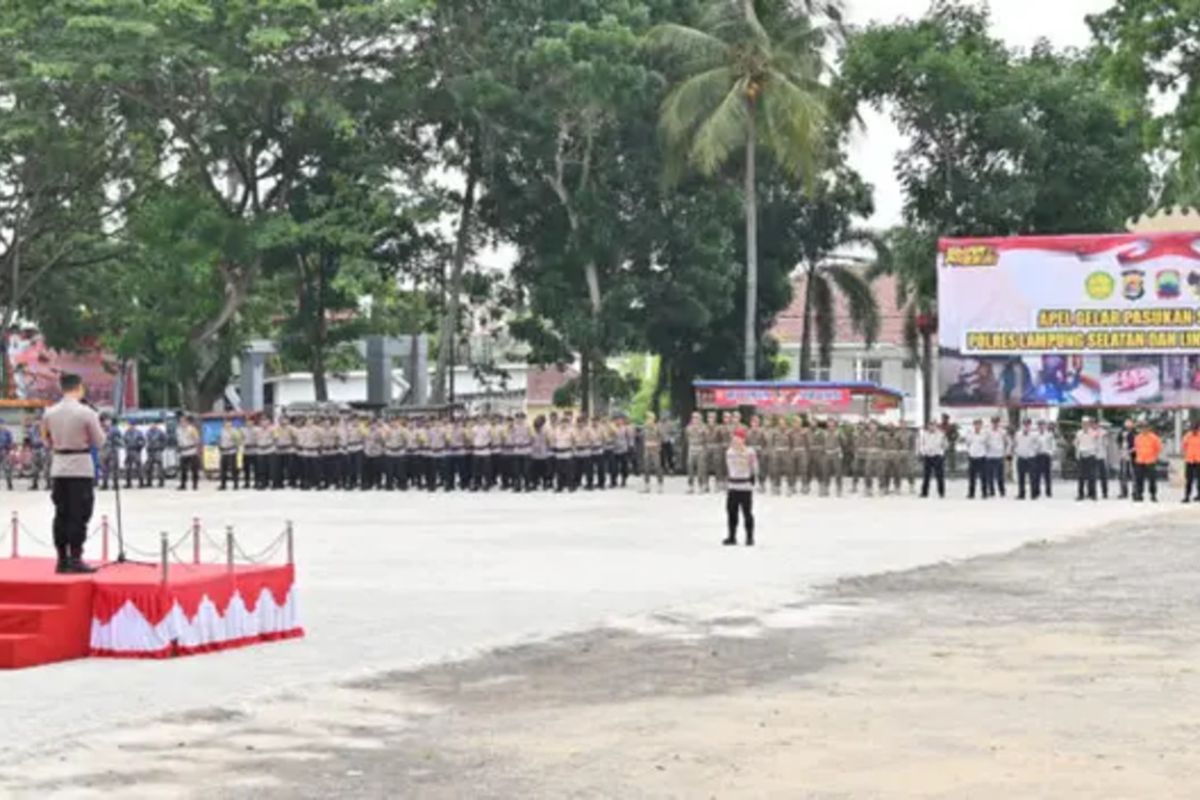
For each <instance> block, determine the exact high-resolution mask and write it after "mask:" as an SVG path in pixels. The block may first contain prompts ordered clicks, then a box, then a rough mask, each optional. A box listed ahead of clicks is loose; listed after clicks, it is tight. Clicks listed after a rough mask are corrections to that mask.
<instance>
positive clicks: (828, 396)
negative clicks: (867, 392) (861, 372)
mask: <svg viewBox="0 0 1200 800" xmlns="http://www.w3.org/2000/svg"><path fill="white" fill-rule="evenodd" d="M851 399H852V398H851V395H850V390H849V389H848V388H842V387H830V388H817V387H776V386H769V387H768V386H762V387H759V386H745V387H743V386H731V387H699V388H697V389H696V405H697V406H699V407H700V408H705V409H736V408H739V407H741V406H754V407H755V408H757V409H758V410H759V411H760V412H762V413H764V414H797V413H801V412H813V413H821V414H833V413H842V412H846V411H849V410H850V403H851Z"/></svg>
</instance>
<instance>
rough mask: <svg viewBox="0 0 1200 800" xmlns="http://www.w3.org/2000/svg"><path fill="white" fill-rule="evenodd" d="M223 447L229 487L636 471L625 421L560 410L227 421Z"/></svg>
mask: <svg viewBox="0 0 1200 800" xmlns="http://www.w3.org/2000/svg"><path fill="white" fill-rule="evenodd" d="M217 446H218V450H219V452H220V462H219V480H220V485H219V488H220V489H222V490H228V489H234V490H237V489H256V490H259V491H266V490H278V489H284V488H295V489H302V490H310V491H311V490H318V491H320V490H330V489H340V490H361V491H372V490H398V491H405V490H408V489H410V488H411V489H420V490H425V491H431V492H432V491H438V490H441V491H447V492H449V491H475V492H486V491H490V490H492V489H505V490H510V491H514V492H527V491H536V490H551V489H553V490H556V491H560V492H570V491H578V490H580V489H584V490H598V489H605V488H615V487H618V486H625V485H627V483H628V480H629V475H630V473H631V472H632V471H633V469H634V466H635V465H634V464H633V457H634V454H635V430H634V428H633V426H631V425H630V424H629V423H628V422H627V421H626V420H625V419H624V418H623V417H617V418H607V417H605V418H601V417H588V416H584V415H572V414H559V413H552V414H550V415H549V416H538V417H537V418H535V419H533V420H530V419H529V418H528V417H527V416H526V415H525V414H524V413H519V414H515V415H512V416H502V415H481V416H473V417H453V418H436V417H415V418H396V419H391V420H384V419H378V418H372V417H368V416H357V415H353V416H345V417H328V416H326V417H307V418H305V417H296V418H283V419H280V420H271V419H269V418H266V417H257V418H253V419H251V420H250V421H249V422H248V423H247V424H246V425H244V426H235V425H233V423H232V422H230V421H227V422H226V423H225V424H224V426H223V427H222V430H221V432H220V435H219V436H218V440H217ZM660 446H661V445H660ZM660 473H661V467H660Z"/></svg>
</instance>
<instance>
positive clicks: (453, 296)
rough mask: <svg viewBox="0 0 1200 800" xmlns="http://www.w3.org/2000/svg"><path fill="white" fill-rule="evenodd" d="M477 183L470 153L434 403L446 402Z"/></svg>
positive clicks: (440, 331) (435, 375)
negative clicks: (447, 378) (447, 376)
mask: <svg viewBox="0 0 1200 800" xmlns="http://www.w3.org/2000/svg"><path fill="white" fill-rule="evenodd" d="M478 182H479V157H478V155H477V154H476V153H475V152H474V151H472V154H471V157H470V159H469V160H468V161H467V186H466V188H465V189H464V190H463V198H462V205H461V207H460V209H459V216H458V233H457V235H456V236H455V241H454V260H453V261H452V262H451V264H450V282H449V284H448V285H447V287H446V312H445V315H444V316H443V317H442V324H441V326H440V327H439V329H438V357H437V366H436V367H435V368H434V373H433V392H432V394H433V402H434V403H445V402H446V375H447V374H448V373H449V372H450V370H452V369H453V368H454V364H453V363H452V362H453V356H454V343H455V341H456V340H457V338H458V312H459V299H460V297H461V296H462V279H463V267H464V266H466V261H467V248H468V247H470V242H471V222H472V219H473V216H474V212H475V191H476V187H477V185H478Z"/></svg>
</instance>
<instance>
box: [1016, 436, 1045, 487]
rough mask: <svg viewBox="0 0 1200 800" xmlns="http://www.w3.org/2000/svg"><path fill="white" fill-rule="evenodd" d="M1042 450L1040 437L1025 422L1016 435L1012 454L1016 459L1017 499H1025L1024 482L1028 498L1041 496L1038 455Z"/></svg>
mask: <svg viewBox="0 0 1200 800" xmlns="http://www.w3.org/2000/svg"><path fill="white" fill-rule="evenodd" d="M1041 450H1042V435H1041V434H1040V433H1038V432H1036V431H1034V430H1033V423H1032V422H1031V421H1030V420H1025V422H1024V424H1022V425H1021V430H1020V431H1019V432H1018V433H1017V439H1016V443H1015V445H1014V454H1015V455H1016V457H1017V499H1018V500H1024V499H1025V482H1026V481H1027V480H1028V481H1029V489H1030V493H1029V496H1030V498H1032V499H1034V500H1037V499H1038V497H1039V496H1040V495H1041V487H1040V486H1039V484H1040V483H1041V472H1040V470H1039V469H1038V455H1039V454H1040V453H1041Z"/></svg>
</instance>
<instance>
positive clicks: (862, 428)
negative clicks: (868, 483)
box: [850, 422, 868, 492]
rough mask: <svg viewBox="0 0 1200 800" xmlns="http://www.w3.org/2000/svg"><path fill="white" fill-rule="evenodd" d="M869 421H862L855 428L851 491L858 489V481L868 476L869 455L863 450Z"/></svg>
mask: <svg viewBox="0 0 1200 800" xmlns="http://www.w3.org/2000/svg"><path fill="white" fill-rule="evenodd" d="M867 427H868V426H867V423H865V422H860V423H858V425H857V426H856V427H855V429H854V472H853V474H854V478H853V480H852V481H851V483H850V491H852V492H857V491H858V482H859V481H860V480H864V479H865V478H866V477H867V456H866V454H865V453H864V452H863V447H864V446H865V444H864V443H865V440H866V436H867Z"/></svg>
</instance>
